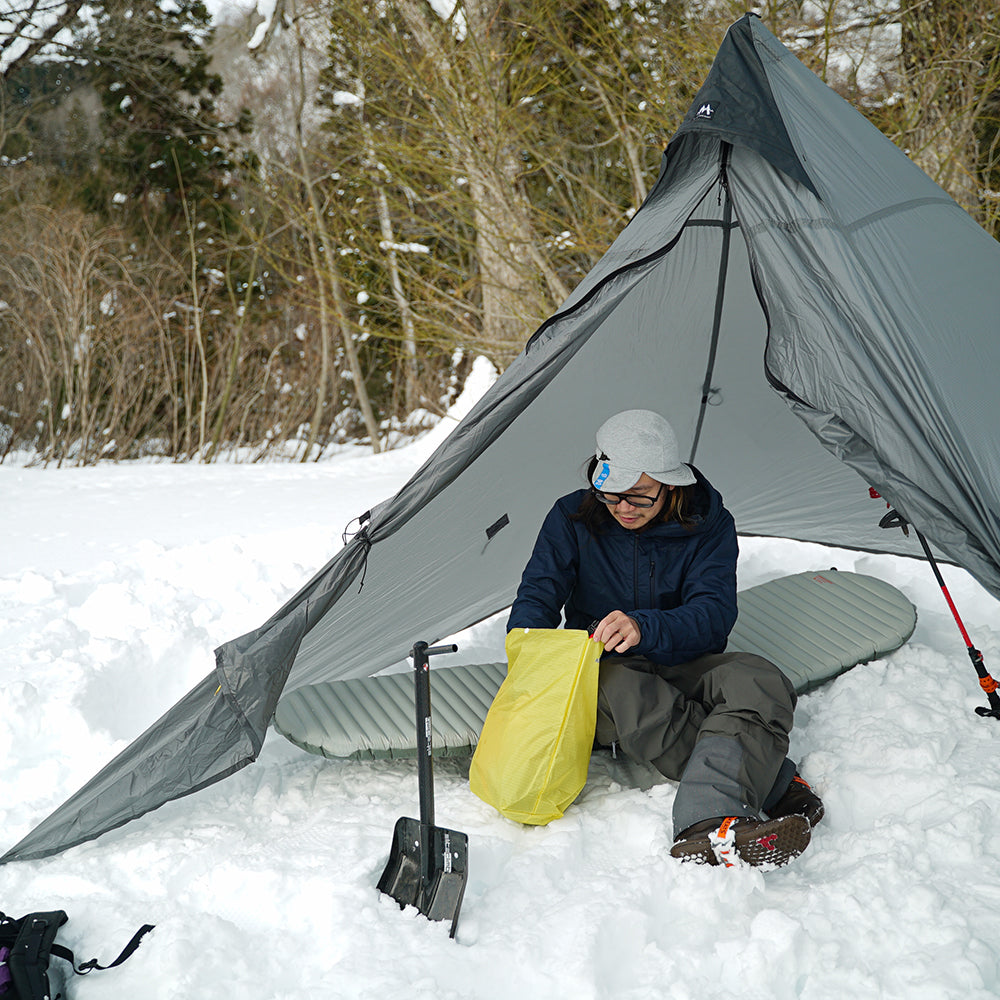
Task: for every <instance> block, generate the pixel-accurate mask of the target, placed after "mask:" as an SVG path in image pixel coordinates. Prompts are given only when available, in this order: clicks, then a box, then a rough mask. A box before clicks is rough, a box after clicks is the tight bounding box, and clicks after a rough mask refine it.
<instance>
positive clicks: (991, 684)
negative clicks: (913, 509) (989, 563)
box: [869, 489, 1000, 719]
mask: <svg viewBox="0 0 1000 1000" xmlns="http://www.w3.org/2000/svg"><path fill="white" fill-rule="evenodd" d="M869 492H870V493H871V495H872V497H876V498H878V497H879V496H880V495H879V494H878V493H876V492H875V490H873V489H869ZM879 527H880V528H902V529H903V534H904V535H908V534H909V533H910V531H909V527H910V526H909V523H908V522H907V520H906V519H905V518H904V517H903V515H902V514H900V513H899V512H898V511H896V510H891V509H890V511H889V513H888V514H886V515H885V517H883V518H882V520H881V521H879ZM913 530H914V531H915V532H916V533H917V541H919V542H920V547H921V548H922V549H923V550H924V555H925V556H926V557H927V561H928V562H929V563H930V564H931V569H932V570H933V571H934V578H935V579H936V580H937V582H938V586H939V587H940V588H941V593H942V594H943V595H944V599H945V602H946V603H947V605H948V608H949V610H950V611H951V614H952V617H953V618H954V619H955V624H956V625H958V630H959V632H961V633H962V639H963V640H964V641H965V647H966V649H967V650H968V652H969V659H970V660H972V666H973V667H974V668H975V671H976V675H977V676H978V677H979V686H980V687H981V688H982V689H983V691H984V692H985V694H986V699H987V701H989V703H990V705H989V708H987V707H986V706H985V705H977V706H976V715H981V716H983V717H984V718H990V719H1000V695H998V694H997V688H998V687H1000V685H998V684H997V682H996V681H995V680H994V679H993V678H992V677H991V676H990V673H989V671H988V670H987V669H986V665H985V663H984V662H983V654H982V653H981V652H980V651H979V650H978V649H976V647H975V646H974V645H973V644H972V639H970V638H969V633H968V632H967V631H966V628H965V624H964V623H963V622H962V618H961V616H960V615H959V613H958V608H956V607H955V602H954V601H953V600H952V599H951V594H950V593H949V592H948V586H947V584H946V583H945V582H944V577H943V576H942V575H941V570H940V569H939V568H938V564H937V560H936V559H935V558H934V553H933V552H931V547H930V545H929V544H928V542H927V539H926V538H925V537H924V536H923V533H922V532H920V531H918V530H917V528H916V527H914V529H913Z"/></svg>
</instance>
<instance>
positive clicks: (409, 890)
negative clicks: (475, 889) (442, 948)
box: [378, 816, 469, 937]
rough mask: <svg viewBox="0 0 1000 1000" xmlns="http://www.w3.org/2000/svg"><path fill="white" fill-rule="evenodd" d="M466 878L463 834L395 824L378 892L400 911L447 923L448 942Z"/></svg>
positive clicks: (410, 821) (403, 819) (466, 844)
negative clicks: (409, 909)
mask: <svg viewBox="0 0 1000 1000" xmlns="http://www.w3.org/2000/svg"><path fill="white" fill-rule="evenodd" d="M428 850H429V851H430V855H429V856H428V854H427V853H426V852H427V851H428ZM468 873H469V838H468V837H467V836H466V835H465V834H464V833H459V832H458V831H457V830H446V829H444V828H443V827H440V826H425V825H424V824H422V823H421V822H420V821H419V820H415V819H409V818H408V817H405V816H404V817H400V818H399V819H398V820H396V828H395V829H394V830H393V833H392V850H391V851H390V852H389V860H388V862H387V863H386V866H385V870H384V871H383V872H382V877H381V878H380V879H379V880H378V890H379V892H382V893H385V894H386V895H387V896H391V897H392V898H393V899H394V900H396V902H397V903H399V905H400V907H404V906H415V907H416V908H417V910H419V912H420V913H422V914H423V915H424V916H425V917H427V918H428V920H450V921H451V936H452V937H454V936H455V930H456V928H457V927H458V912H459V910H460V909H461V907H462V897H463V896H464V895H465V883H466V881H467V879H468Z"/></svg>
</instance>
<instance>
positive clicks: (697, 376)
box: [0, 15, 1000, 861]
mask: <svg viewBox="0 0 1000 1000" xmlns="http://www.w3.org/2000/svg"><path fill="white" fill-rule="evenodd" d="M702 95H704V96H703V97H702ZM699 98H700V99H698V100H696V101H695V102H694V105H693V106H692V109H691V111H690V112H689V113H688V115H687V116H685V119H684V121H683V123H682V124H681V126H680V129H679V131H678V133H677V135H676V136H675V138H674V139H673V140H672V141H671V143H670V145H669V147H668V148H667V150H666V152H665V154H664V158H663V163H662V167H661V171H660V176H659V178H658V180H657V183H656V185H655V186H654V188H653V190H652V191H651V192H650V195H649V197H648V198H647V200H646V202H645V203H644V204H643V205H642V207H641V208H640V210H639V211H638V212H637V213H636V214H635V216H634V217H633V218H632V220H631V222H630V223H629V225H628V226H626V227H625V229H624V230H623V231H622V233H621V234H620V235H619V237H618V238H617V239H616V240H615V242H614V243H613V245H612V246H611V247H610V248H609V250H608V252H607V253H606V254H605V255H604V256H603V257H602V258H601V260H600V261H599V262H598V263H597V265H596V266H595V267H594V268H593V269H592V270H591V271H590V272H589V273H588V274H587V275H586V276H585V277H584V279H583V280H582V281H581V282H580V284H579V285H578V286H577V287H576V289H574V291H573V292H572V294H571V295H570V296H569V298H568V299H567V301H566V303H565V304H564V305H563V307H562V308H561V309H560V310H559V311H558V312H557V313H556V314H555V315H554V316H552V317H551V318H550V319H549V320H548V321H546V323H544V324H543V325H542V327H541V328H540V329H539V330H538V331H537V332H536V333H535V335H534V336H533V337H532V338H531V340H530V341H529V342H528V344H527V345H526V347H525V350H524V351H523V352H522V354H521V355H520V356H519V357H518V358H517V359H516V360H515V361H514V362H513V363H512V364H511V365H510V366H509V367H508V368H507V370H506V371H505V372H504V373H503V375H502V376H501V377H500V378H499V379H498V380H497V382H496V384H495V385H494V386H493V388H492V389H491V390H490V392H489V393H487V394H486V396H484V398H483V399H482V400H481V401H480V402H479V404H478V405H477V406H476V407H474V408H473V410H472V411H471V412H470V413H469V414H468V416H467V417H466V418H465V419H464V420H463V421H462V422H461V423H460V424H459V426H458V427H457V428H456V430H455V431H454V432H453V433H452V434H451V435H450V436H449V438H448V439H447V440H446V441H445V442H444V443H443V444H442V446H441V447H440V448H439V449H438V450H437V451H436V452H435V453H434V455H432V456H431V457H430V458H429V459H428V461H427V462H426V463H425V464H424V466H423V467H422V468H421V469H420V470H418V472H417V473H416V474H415V475H414V476H413V478H412V479H411V480H410V481H409V482H408V483H407V484H406V485H405V486H404V487H403V488H402V489H401V490H400V491H399V493H398V494H397V495H396V496H395V497H393V498H392V499H391V500H388V501H386V502H385V503H383V504H381V505H380V506H378V507H377V508H375V509H374V510H372V511H370V512H368V513H367V516H364V517H363V518H362V529H361V530H360V531H359V532H358V534H356V535H355V536H354V538H353V539H352V540H351V541H350V543H349V544H348V545H347V546H346V547H345V548H344V550H343V551H342V552H340V553H339V554H338V555H337V556H336V557H335V558H334V559H333V560H332V561H331V562H330V563H329V564H328V565H327V566H326V567H325V568H324V569H323V570H322V571H320V573H319V574H317V576H316V577H315V578H314V579H313V580H311V581H310V582H309V583H308V584H307V585H306V586H305V587H304V588H303V590H302V591H300V593H299V594H297V595H296V596H295V597H293V598H292V599H291V600H290V601H289V602H288V604H286V606H285V607H284V608H282V609H281V611H280V612H279V613H278V614H276V615H275V616H273V617H272V618H271V619H270V620H269V621H268V622H267V623H265V625H264V626H262V627H261V628H260V629H258V630H256V631H255V632H253V633H250V634H248V635H247V636H242V637H240V638H238V639H235V640H233V641H232V642H229V643H226V644H225V645H223V646H221V647H220V648H219V649H218V650H217V651H216V671H215V675H214V678H215V684H216V686H221V689H222V693H223V694H224V696H225V697H226V699H227V701H229V703H230V705H231V708H232V710H233V712H234V713H235V714H236V717H237V718H239V719H241V720H242V721H243V722H245V726H241V728H240V736H239V740H242V739H244V738H248V739H249V749H248V750H246V751H245V752H237V753H236V754H235V756H236V758H238V760H234V759H233V756H234V749H233V744H234V742H239V740H238V739H237V738H236V736H235V734H234V731H232V730H229V729H227V728H226V727H221V728H219V729H217V730H214V732H215V734H216V738H215V739H214V740H209V739H206V740H202V741H199V745H198V747H197V749H192V750H191V751H190V753H188V752H185V754H184V755H182V756H181V757H178V756H177V755H173V754H170V753H167V752H164V751H163V750H162V749H160V744H159V743H158V742H157V743H154V745H153V746H152V748H150V746H149V743H148V741H146V739H145V737H143V738H140V740H139V741H138V742H137V743H136V744H134V745H133V746H132V747H130V748H128V749H126V750H125V751H124V752H123V753H122V754H121V755H120V756H119V757H118V758H117V759H116V761H115V762H113V764H112V765H109V768H106V769H105V772H102V775H100V776H98V777H99V778H100V780H98V779H95V780H94V782H92V783H90V784H88V785H87V786H85V787H84V788H83V789H81V790H80V792H78V793H77V794H76V795H75V796H74V797H73V798H72V799H71V800H70V802H69V803H66V804H65V805H64V806H62V807H60V809H58V810H57V811H56V813H54V814H53V816H52V817H50V818H49V819H48V820H45V821H44V822H43V823H42V824H41V825H40V826H39V827H38V828H37V829H36V830H35V831H33V832H32V833H30V834H29V835H28V836H27V837H25V838H24V840H23V841H22V842H21V843H20V844H18V845H17V846H16V847H14V848H13V849H11V850H10V851H8V852H7V854H5V855H4V857H3V858H0V861H7V860H12V859H14V858H22V857H39V856H43V855H45V854H50V853H54V852H57V851H59V850H62V849H63V848H64V847H65V846H67V840H66V836H67V834H66V831H67V830H71V831H72V837H73V838H75V840H74V842H78V841H79V840H80V839H85V838H87V837H94V836H97V835H98V834H100V833H101V832H103V831H104V830H107V829H111V828H112V827H113V826H115V825H117V824H118V823H120V822H121V817H122V815H123V811H124V812H127V813H128V814H130V815H139V814H141V813H143V812H146V811H148V810H149V809H153V808H155V807H156V806H158V805H160V804H162V803H163V802H164V801H166V800H167V799H168V798H171V797H176V796H177V795H179V794H183V793H184V790H185V787H184V786H185V785H186V783H187V782H188V780H189V779H188V778H187V777H186V775H187V774H188V772H191V773H192V774H198V775H206V774H209V773H212V772H213V767H214V765H212V764H211V760H212V759H214V758H217V759H219V760H229V761H230V763H229V764H228V765H227V766H226V767H223V768H219V769H217V770H218V771H219V772H220V773H221V772H222V771H225V770H231V769H232V767H234V766H239V764H240V763H249V762H250V761H251V760H253V759H254V757H255V756H256V752H257V750H258V749H259V743H260V740H261V739H262V735H263V734H262V728H261V724H262V722H263V720H268V719H270V717H271V716H272V715H273V712H274V708H275V705H276V703H277V700H278V698H279V697H280V696H281V693H282V691H284V690H288V691H292V690H294V689H295V688H297V687H300V686H302V685H305V684H312V683H316V682H317V681H320V680H325V679H335V678H349V677H361V676H365V675H368V674H372V673H375V672H377V671H379V670H380V669H382V668H383V667H385V666H386V665H388V664H391V663H395V662H398V661H399V660H400V659H401V658H402V657H403V656H404V655H405V653H406V651H407V650H408V649H409V648H410V647H411V645H412V643H413V642H414V641H415V640H416V639H418V638H420V639H425V640H427V641H436V640H437V639H438V638H440V637H442V636H446V635H450V634H453V633H455V632H456V631H459V630H460V629H462V628H464V627H466V626H468V625H470V624H472V623H474V622H476V621H479V620H481V619H483V618H485V617H487V616H489V615H490V614H493V613H495V612H497V611H499V610H501V609H503V608H504V607H506V606H507V605H508V604H509V603H510V601H511V600H512V599H513V596H514V593H515V590H516V586H517V581H518V579H519V576H520V572H521V569H522V568H523V566H524V564H525V562H526V561H527V558H528V555H529V553H530V549H531V545H532V542H533V540H534V537H535V534H536V532H537V530H538V526H539V524H540V521H541V519H542V517H543V516H544V513H545V511H547V510H548V508H549V506H550V505H551V502H552V500H553V499H554V498H555V497H557V496H560V495H563V494H565V493H568V492H570V491H571V490H572V489H573V488H575V487H577V486H578V485H580V483H581V479H580V466H581V464H582V462H583V461H584V460H585V459H586V458H587V456H588V455H589V454H590V452H591V450H592V448H593V433H594V430H595V428H596V427H597V426H598V425H599V424H600V423H601V421H603V420H604V419H605V418H606V417H608V416H610V415H611V414H612V413H614V412H616V411H618V410H620V409H624V408H634V407H643V408H649V409H654V410H659V411H660V412H663V413H664V415H665V416H667V417H668V419H669V420H670V421H671V423H673V424H674V427H675V429H676V430H677V433H678V438H679V440H680V441H681V443H682V448H684V447H687V448H689V449H690V451H689V454H688V458H689V460H691V461H696V462H697V464H698V466H699V467H700V468H702V469H704V470H705V471H706V474H707V475H708V476H709V477H710V478H711V480H712V482H713V484H714V485H716V486H717V487H718V488H719V489H720V490H721V492H722V494H723V496H724V497H725V498H726V503H727V506H728V507H729V509H730V510H731V511H732V512H733V514H734V516H735V518H736V523H737V527H738V530H739V531H740V532H742V533H744V534H762V535H772V536H781V537H788V538H794V539H802V540H808V541H816V542H821V543H826V544H830V545H836V546H849V547H858V548H863V549H869V550H873V551H883V552H897V553H900V552H901V553H905V554H918V553H917V552H916V551H915V545H914V542H913V540H912V539H906V538H904V537H903V535H902V533H901V532H898V531H891V532H890V531H884V530H880V529H879V528H878V527H877V523H878V519H879V516H880V515H881V513H883V512H884V509H885V508H884V505H880V504H879V503H878V502H876V501H873V500H871V499H870V498H869V497H868V493H867V489H868V487H869V486H871V487H874V488H875V489H876V490H877V491H878V492H879V493H880V494H882V496H883V497H885V499H886V501H888V502H889V503H891V504H892V505H893V506H894V507H896V508H897V509H898V510H899V511H900V512H901V513H902V514H903V515H904V516H905V517H906V518H907V520H908V521H910V522H911V523H912V524H914V525H915V526H916V527H917V528H919V529H920V531H922V532H923V533H924V535H925V536H926V537H927V538H929V539H930V540H931V542H932V543H933V544H934V545H935V547H936V548H937V550H938V553H939V555H941V556H943V557H944V558H947V559H949V560H952V561H954V562H956V563H958V564H959V565H961V566H963V567H965V568H966V569H968V571H969V572H970V573H971V574H972V575H973V576H974V577H975V578H976V579H977V580H979V581H980V582H981V583H982V584H983V586H984V587H986V588H987V589H989V590H990V591H991V592H992V593H993V594H995V595H998V596H1000V436H998V435H996V434H995V431H994V424H995V421H994V420H992V419H991V413H992V401H993V398H994V395H995V391H994V390H995V386H994V384H993V381H994V379H995V378H996V375H997V372H1000V337H998V336H997V332H998V331H997V325H998V319H997V317H998V316H1000V245H998V244H997V243H996V242H995V241H994V240H992V239H991V238H990V237H989V236H988V235H987V234H986V233H985V232H983V230H982V229H980V228H979V227H978V226H977V225H976V223H975V222H974V221H973V220H972V219H971V218H970V217H969V216H968V215H967V214H966V213H965V212H963V211H962V209H961V208H959V206H958V205H956V204H955V202H954V201H952V200H951V199H950V198H949V197H948V196H947V194H946V193H945V192H944V191H942V190H941V188H939V187H938V186H937V185H936V184H935V183H934V182H932V181H931V180H930V179H929V178H928V177H927V176H926V175H925V174H923V173H922V172H921V171H920V170H919V169H918V168H917V167H916V166H915V165H914V164H913V163H911V162H910V161H909V159H908V158H907V157H906V156H905V154H904V153H902V152H901V151H900V150H899V149H897V148H896V147H895V146H894V145H893V144H892V143H891V142H890V141H889V140H888V139H886V138H885V137H884V136H882V135H881V134H880V133H879V132H878V131H877V130H876V129H875V128H874V127H873V126H872V125H871V124H870V123H869V122H867V121H866V120H865V119H864V118H863V117H862V116H861V115H860V114H858V113H857V112H856V111H854V110H853V109H852V108H851V107H850V106H849V105H848V104H846V103H845V102H844V101H842V100H841V99H840V98H839V97H838V96H837V95H836V94H834V93H833V91H831V90H829V89H828V88H827V87H826V86H825V85H824V84H823V83H822V81H820V80H819V79H818V78H817V77H816V76H814V75H813V74H812V73H810V72H809V71H808V70H806V69H805V67H804V66H802V64H801V63H799V62H798V60H797V59H795V57H794V56H793V55H792V54H791V53H790V52H788V50H787V49H785V48H784V47H783V46H782V45H781V44H780V43H779V42H778V40H777V39H776V38H775V37H774V36H773V35H772V34H771V33H770V32H769V31H768V30H767V29H766V28H765V27H764V25H763V23H762V22H761V21H760V19H759V18H757V17H755V16H753V15H747V16H746V17H744V18H742V19H741V20H740V21H738V22H737V23H736V24H735V25H734V26H733V27H732V28H731V29H730V31H729V33H728V34H727V36H726V38H725V40H724V41H723V44H722V46H721V47H720V50H719V53H718V56H717V58H716V60H715V63H714V64H713V67H712V69H711V71H710V72H709V75H708V78H707V79H706V81H705V83H704V86H703V88H702V93H701V95H699ZM706 105H707V106H710V107H711V109H712V113H711V115H709V112H708V110H704V111H703V108H705V106H706ZM515 474H516V477H517V487H516V489H511V488H508V485H507V483H508V479H509V477H511V476H512V475H515ZM526 483H530V484H531V485H530V488H526V487H525V484H526ZM362 578H363V581H364V585H363V587H361V586H360V582H361V580H362ZM359 621H362V622H365V623H366V624H367V625H368V626H369V627H367V628H366V635H367V636H368V637H369V639H368V641H367V642H366V643H365V644H359V643H357V642H356V638H355V631H354V629H352V628H350V626H351V625H352V624H356V623H357V622H359ZM206 683H209V685H210V682H207V681H206ZM213 690H215V688H213ZM197 718H198V714H197V711H196V710H195V708H194V707H193V705H192V703H191V699H190V698H187V699H184V700H183V701H182V702H181V703H179V704H178V706H176V708H175V709H173V710H171V711H170V712H168V713H167V715H166V716H165V717H164V719H163V720H161V722H160V723H157V726H156V727H154V729H156V728H157V727H161V726H162V727H163V730H164V731H165V732H178V733H179V732H183V731H187V730H189V729H190V728H191V727H192V726H195V725H196V723H197ZM264 724H266V723H264ZM191 755H197V756H198V758H199V761H198V763H197V764H195V763H194V762H193V761H191V760H188V759H187V758H188V757H190V756H191ZM136 769H140V770H143V771H146V772H149V773H153V772H164V773H165V772H166V771H171V770H172V771H174V772H176V774H177V779H176V781H164V782H162V783H160V782H156V783H153V782H151V783H149V785H148V786H145V785H140V787H139V789H138V790H137V791H136V792H135V793H134V794H133V793H132V791H131V790H127V789H128V782H127V781H126V782H117V781H111V780H110V775H109V774H108V773H106V772H108V771H113V772H121V773H123V774H127V773H129V772H131V771H133V770H136ZM190 787H193V786H188V789H187V790H189V789H190ZM168 792H169V794H168ZM125 795H127V796H128V797H129V799H130V802H129V804H128V806H127V808H125V809H124V810H123V804H122V802H121V798H122V796H125Z"/></svg>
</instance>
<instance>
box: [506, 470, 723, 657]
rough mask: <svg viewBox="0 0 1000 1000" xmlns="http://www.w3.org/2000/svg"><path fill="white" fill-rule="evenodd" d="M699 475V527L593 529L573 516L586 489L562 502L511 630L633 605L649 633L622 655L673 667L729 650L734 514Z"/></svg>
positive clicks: (574, 623) (594, 617) (532, 565)
mask: <svg viewBox="0 0 1000 1000" xmlns="http://www.w3.org/2000/svg"><path fill="white" fill-rule="evenodd" d="M694 471H695V474H696V476H697V477H698V482H697V485H696V487H695V491H696V492H695V504H694V516H693V520H694V526H693V528H690V527H688V528H685V527H684V526H683V525H680V524H677V523H675V522H671V523H668V524H664V523H663V522H657V523H656V524H654V525H652V526H651V527H649V528H646V529H645V530H643V531H630V530H629V529H627V528H623V527H622V526H621V525H620V524H619V523H618V522H617V521H616V520H615V519H614V518H613V517H610V516H609V517H607V518H606V519H604V520H605V522H606V523H602V524H601V526H600V530H599V531H598V532H597V533H595V534H592V533H591V532H590V531H589V530H588V528H587V527H586V526H585V525H584V524H583V522H582V521H574V520H571V519H570V515H571V514H575V513H576V511H577V510H578V509H579V507H580V503H581V501H582V500H583V498H584V497H585V496H586V493H587V491H586V490H578V491H577V492H575V493H570V494H569V496H565V497H562V499H560V500H557V501H556V504H555V506H554V507H553V508H552V510H551V511H549V513H548V515H547V516H546V518H545V521H544V522H543V523H542V528H541V531H539V533H538V539H537V541H536V542H535V548H534V550H533V552H532V553H531V558H530V559H529V560H528V565H527V566H526V567H525V569H524V573H523V575H522V576H521V585H520V586H519V587H518V590H517V598H516V599H515V601H514V604H513V606H512V607H511V611H510V618H509V619H508V621H507V629H508V631H509V630H510V629H512V628H526V627H530V628H557V627H558V626H559V624H560V621H561V619H562V612H564V611H565V617H566V627H567V628H579V629H586V628H588V627H589V626H590V625H591V624H592V623H593V622H595V621H599V620H600V619H602V618H603V617H604V616H605V615H607V614H609V613H610V612H612V611H624V612H625V614H627V615H629V616H630V617H631V618H634V619H635V621H636V623H637V624H638V626H639V631H640V633H641V639H640V641H639V644H638V645H637V646H633V647H631V648H630V649H629V650H628V651H627V653H625V654H622V655H633V654H638V655H641V656H645V657H647V658H648V659H650V660H652V661H654V662H655V663H662V664H665V665H667V666H673V665H674V664H677V663H686V662H688V661H689V660H693V659H695V658H696V657H699V656H703V655H704V654H706V653H721V652H722V651H723V650H724V649H725V648H726V640H727V638H728V636H729V633H730V631H731V630H732V627H733V625H734V624H735V623H736V558H737V554H738V547H737V541H736V526H735V524H734V522H733V517H732V515H731V514H730V513H729V511H728V510H726V508H725V507H724V506H723V503H722V497H721V496H720V495H719V493H718V491H717V490H715V489H714V488H713V487H712V486H711V485H710V484H709V482H708V481H707V480H706V479H705V478H704V477H703V476H702V475H701V473H699V472H698V471H697V470H694Z"/></svg>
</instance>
